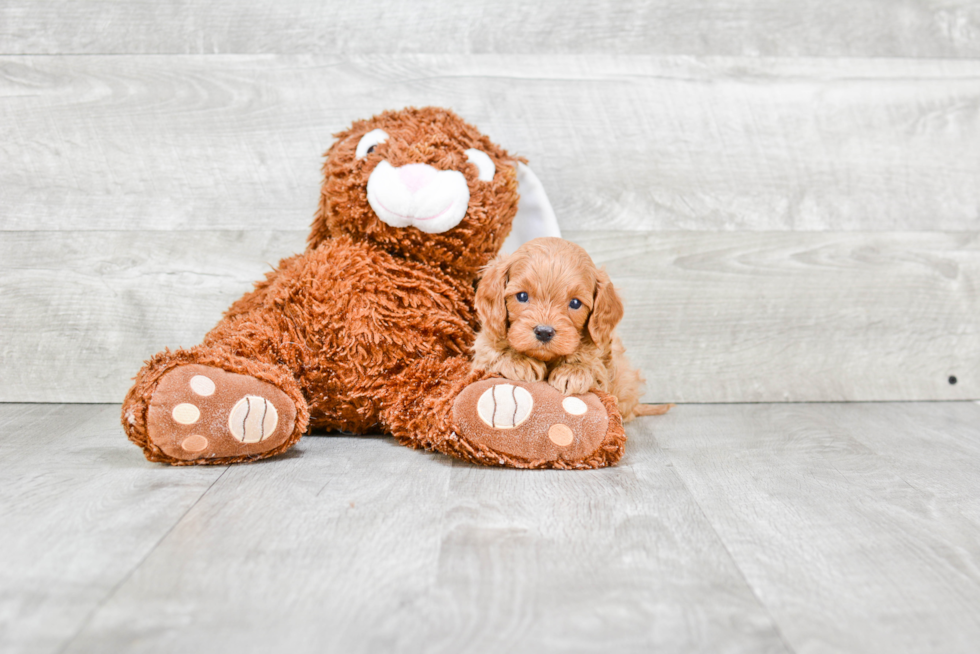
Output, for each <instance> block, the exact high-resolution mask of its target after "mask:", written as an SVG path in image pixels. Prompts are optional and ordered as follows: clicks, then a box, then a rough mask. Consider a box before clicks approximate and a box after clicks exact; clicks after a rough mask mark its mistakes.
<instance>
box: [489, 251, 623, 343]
mask: <svg viewBox="0 0 980 654" xmlns="http://www.w3.org/2000/svg"><path fill="white" fill-rule="evenodd" d="M476 310H477V313H478V314H479V316H480V321H481V324H482V329H483V331H484V332H486V333H487V335H488V336H489V337H490V339H491V342H493V343H494V344H495V346H497V347H504V346H505V345H509V346H510V347H511V348H513V349H514V350H517V351H518V352H520V353H521V354H524V355H526V356H530V357H533V358H535V359H539V360H541V361H552V360H554V359H556V358H558V357H561V356H568V355H570V354H572V353H573V352H575V351H576V350H577V349H578V348H579V347H580V345H581V344H582V343H583V342H592V343H595V344H597V345H602V344H605V343H607V342H608V341H609V339H610V336H611V334H612V331H613V328H614V327H615V326H616V323H618V322H619V321H620V319H621V318H622V317H623V304H622V302H621V301H620V299H619V296H618V295H617V294H616V290H615V289H614V288H613V286H612V283H611V282H610V281H609V276H608V275H607V274H606V272H605V271H604V270H602V269H600V268H596V266H595V264H593V263H592V259H591V258H590V257H589V255H588V253H587V252H586V251H585V250H584V249H582V248H581V247H579V246H578V245H575V244H574V243H570V242H568V241H563V240H562V239H558V238H538V239H534V240H532V241H528V242H527V243H525V244H524V245H523V246H522V247H521V248H520V249H519V250H517V252H515V253H514V254H512V255H510V256H509V257H502V258H498V259H496V260H494V261H493V262H492V263H491V264H490V265H489V266H487V267H486V268H485V270H484V275H483V279H482V280H481V281H480V285H479V287H478V289H477V293H476Z"/></svg>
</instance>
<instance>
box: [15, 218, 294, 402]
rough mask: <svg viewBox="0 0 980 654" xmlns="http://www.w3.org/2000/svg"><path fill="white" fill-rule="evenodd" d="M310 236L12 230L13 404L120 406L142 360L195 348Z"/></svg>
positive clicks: (240, 233) (242, 233)
mask: <svg viewBox="0 0 980 654" xmlns="http://www.w3.org/2000/svg"><path fill="white" fill-rule="evenodd" d="M305 236H306V235H305V233H301V232H284V233H279V232H182V233H179V232H142V233H139V232H74V233H72V232H8V233H6V234H4V235H3V240H2V241H0V253H2V254H0V262H2V263H0V269H3V270H4V272H5V273H7V275H0V307H2V309H0V368H2V369H3V370H4V374H3V377H2V381H0V388H2V389H3V390H2V391H0V399H2V401H11V402H17V401H45V400H48V401H50V400H57V401H63V402H99V401H101V402H120V401H122V398H123V396H124V394H125V392H126V390H127V389H128V388H129V386H130V383H131V379H132V378H133V376H134V375H135V374H136V372H137V371H138V370H139V369H140V367H141V366H142V362H143V361H144V360H145V359H147V358H149V357H150V356H152V355H153V354H155V353H156V352H158V351H161V350H163V349H164V348H165V347H170V348H176V347H181V346H185V347H189V346H192V345H196V344H197V343H199V342H200V341H201V339H202V338H203V337H204V334H205V333H207V331H208V330H209V329H211V327H213V326H214V325H215V323H217V321H218V320H219V319H220V318H221V314H222V312H223V311H224V310H225V309H227V308H228V307H229V306H230V305H231V303H232V302H233V301H234V300H236V299H237V298H239V297H241V295H242V294H244V293H245V292H246V291H248V290H249V289H251V288H252V284H253V283H254V282H255V281H258V280H260V279H262V276H263V274H264V273H265V272H266V271H268V270H269V269H270V268H271V267H272V266H274V265H276V264H277V263H278V261H279V259H280V258H281V257H283V256H287V255H289V254H291V253H292V252H294V251H297V250H302V248H303V246H304V245H305V243H304V241H305Z"/></svg>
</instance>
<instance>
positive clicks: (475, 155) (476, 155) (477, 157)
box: [466, 148, 497, 182]
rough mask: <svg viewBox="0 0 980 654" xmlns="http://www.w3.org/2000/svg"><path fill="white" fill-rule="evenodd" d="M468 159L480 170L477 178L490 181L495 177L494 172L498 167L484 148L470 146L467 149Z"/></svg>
mask: <svg viewBox="0 0 980 654" xmlns="http://www.w3.org/2000/svg"><path fill="white" fill-rule="evenodd" d="M466 160H467V161H468V162H470V163H471V164H474V165H475V166H476V169H477V171H479V174H478V175H477V177H476V178H477V179H478V180H480V181H481V182H489V181H490V180H492V179H493V176H494V173H496V172H497V167H496V166H494V165H493V161H491V160H490V157H489V156H487V153H486V152H484V151H483V150H477V149H476V148H470V149H469V150H467V151H466Z"/></svg>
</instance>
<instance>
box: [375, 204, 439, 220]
mask: <svg viewBox="0 0 980 654" xmlns="http://www.w3.org/2000/svg"><path fill="white" fill-rule="evenodd" d="M378 204H380V205H381V206H382V207H384V210H385V211H387V212H388V213H393V214H395V215H396V216H398V217H399V218H404V219H405V220H435V219H436V218H439V217H440V216H442V215H443V214H444V213H446V212H447V211H449V210H450V209H452V208H453V203H452V202H450V203H449V204H448V205H446V208H445V209H443V210H442V211H440V212H439V213H437V214H435V215H433V216H427V217H425V218H421V217H419V216H404V215H402V214H400V213H398V212H397V211H392V210H391V209H389V208H388V207H385V204H384V202H382V201H381V200H378Z"/></svg>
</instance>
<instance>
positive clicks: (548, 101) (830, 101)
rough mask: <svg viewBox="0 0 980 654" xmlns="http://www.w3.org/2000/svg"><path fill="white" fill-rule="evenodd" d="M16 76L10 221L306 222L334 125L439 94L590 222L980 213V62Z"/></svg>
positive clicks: (572, 223) (142, 68)
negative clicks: (517, 156) (523, 161)
mask: <svg viewBox="0 0 980 654" xmlns="http://www.w3.org/2000/svg"><path fill="white" fill-rule="evenodd" d="M41 4H43V3H41ZM355 4H356V3H355ZM532 4H533V3H532ZM352 6H354V5H352ZM263 29H265V25H264V24H263ZM72 30H73V33H75V32H78V33H80V32H79V28H78V26H77V25H74V24H73V25H72ZM426 38H429V37H428V36H427V37H426ZM0 97H2V104H0V117H2V118H3V120H2V121H0V204H2V206H3V207H4V210H3V214H2V216H0V229H2V230H35V229H42V230H62V229H96V230H99V229H137V230H142V229H164V230H165V229H201V230H209V229H256V228H257V229H267V228H270V227H276V228H280V229H307V226H308V225H309V222H310V220H311V217H312V215H313V212H314V210H315V207H316V202H317V198H318V192H319V184H320V180H319V167H320V161H321V160H320V156H321V153H322V152H323V151H324V150H325V149H326V148H327V146H328V145H329V144H330V143H331V142H332V136H331V134H332V133H334V132H336V131H337V130H339V129H342V128H344V127H345V126H347V125H348V124H349V123H350V122H351V121H352V120H353V119H357V118H364V117H368V116H371V115H373V114H375V113H377V112H378V111H381V110H383V109H387V108H397V107H401V106H405V105H425V104H435V105H444V106H448V107H451V108H454V109H455V110H457V111H458V112H459V113H461V115H463V116H464V117H466V118H467V119H468V120H470V121H472V122H473V123H474V124H476V125H478V126H480V127H481V128H482V129H483V130H484V131H485V132H487V133H488V134H490V135H491V136H492V137H493V138H494V139H495V140H496V141H498V142H499V143H501V144H502V145H503V146H505V147H507V148H508V149H510V150H512V151H513V152H515V153H518V154H522V155H525V156H527V157H528V158H529V159H530V161H531V164H532V166H533V167H534V168H535V170H536V172H538V174H539V176H540V177H541V178H542V180H543V182H544V184H545V187H546V189H548V192H549V194H550V196H551V199H552V202H553V204H554V205H555V208H556V210H557V213H558V216H559V220H560V222H561V224H562V226H563V227H564V228H566V229H569V230H596V231H603V230H606V229H611V228H612V229H628V230H639V231H645V230H677V229H682V230H704V231H733V230H756V231H763V230H775V231H781V230H806V231H862V230H863V231H889V230H903V231H922V230H945V231H960V230H975V229H976V228H977V224H978V221H980V213H978V212H980V185H978V184H977V183H976V181H977V179H978V178H980V154H978V153H980V114H978V113H977V112H976V111H973V110H972V108H973V107H975V106H976V105H977V104H978V103H980V63H978V62H977V61H952V60H911V59H887V60H881V59H852V60H839V59H758V58H726V57H723V58H704V59H692V58H684V57H646V56H632V57H624V56H601V55H581V56H575V55H567V56H555V55H524V56H512V55H507V56H505V55H493V56H490V55H488V56H476V55H472V56H457V55H436V56H419V55H415V56H409V55H397V56H396V55H387V56H382V55H378V56H349V57H345V58H340V57H332V56H326V55H318V56H247V55H241V56H208V57H194V56H145V57H138V56H122V57H120V56H114V57H106V56H76V57H71V56H68V57H65V56H58V57H4V58H0Z"/></svg>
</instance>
